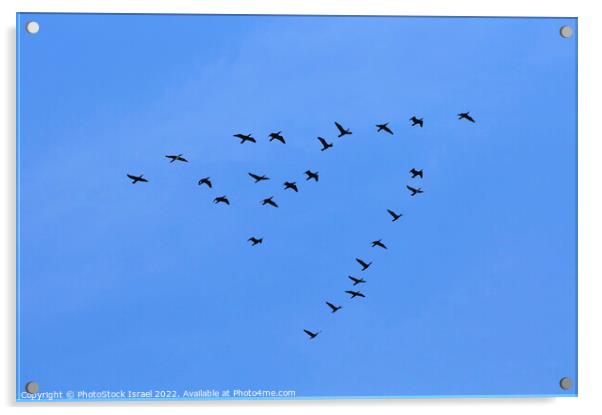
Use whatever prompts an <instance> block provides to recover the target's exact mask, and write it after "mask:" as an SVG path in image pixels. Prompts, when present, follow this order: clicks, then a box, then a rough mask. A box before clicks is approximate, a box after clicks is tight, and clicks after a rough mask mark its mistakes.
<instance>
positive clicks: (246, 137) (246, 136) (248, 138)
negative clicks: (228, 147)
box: [234, 133, 257, 144]
mask: <svg viewBox="0 0 602 415" xmlns="http://www.w3.org/2000/svg"><path fill="white" fill-rule="evenodd" d="M251 135H252V134H251V133H249V134H234V137H236V138H240V144H244V142H245V141H249V142H251V143H256V142H257V141H255V139H254V138H253V137H251Z"/></svg>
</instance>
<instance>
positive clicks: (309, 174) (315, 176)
mask: <svg viewBox="0 0 602 415" xmlns="http://www.w3.org/2000/svg"><path fill="white" fill-rule="evenodd" d="M305 174H306V175H307V179H305V180H309V179H314V180H315V181H316V182H317V181H318V180H320V176H318V172H315V173H314V172H313V171H311V170H306V171H305Z"/></svg>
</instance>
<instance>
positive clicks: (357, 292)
mask: <svg viewBox="0 0 602 415" xmlns="http://www.w3.org/2000/svg"><path fill="white" fill-rule="evenodd" d="M345 292H346V293H347V294H351V298H355V297H364V298H366V296H365V295H364V294H362V293H361V292H360V291H354V290H347V291H345Z"/></svg>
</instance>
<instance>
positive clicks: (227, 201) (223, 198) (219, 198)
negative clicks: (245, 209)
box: [213, 196, 230, 205]
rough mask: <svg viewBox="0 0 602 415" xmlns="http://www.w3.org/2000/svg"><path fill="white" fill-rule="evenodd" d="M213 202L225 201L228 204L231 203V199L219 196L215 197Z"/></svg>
mask: <svg viewBox="0 0 602 415" xmlns="http://www.w3.org/2000/svg"><path fill="white" fill-rule="evenodd" d="M213 203H225V204H226V205H229V204H230V201H229V200H228V198H227V197H226V196H219V197H216V198H215V199H213Z"/></svg>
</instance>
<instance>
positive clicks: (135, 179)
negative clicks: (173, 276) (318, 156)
mask: <svg viewBox="0 0 602 415" xmlns="http://www.w3.org/2000/svg"><path fill="white" fill-rule="evenodd" d="M457 116H458V120H466V121H469V122H471V123H476V121H475V119H474V118H473V117H472V116H471V115H470V112H468V111H467V112H460V113H458V114H457ZM410 122H411V126H412V127H413V126H419V127H420V128H424V118H418V117H417V116H416V115H413V116H412V117H411V118H410ZM334 124H335V127H336V129H337V131H338V135H337V137H338V138H343V137H345V136H346V135H352V134H353V132H352V131H351V129H350V128H345V127H344V126H343V125H342V124H341V123H339V122H338V121H335V123H334ZM375 125H376V128H377V130H376V132H377V133H382V132H384V133H387V134H390V135H394V133H393V129H392V128H391V127H390V126H389V122H385V123H382V124H375ZM233 137H235V138H237V139H240V144H245V143H257V140H256V139H255V138H254V137H253V134H252V133H248V134H242V133H237V134H233ZM267 137H268V138H269V142H273V141H277V142H279V143H281V144H286V139H285V137H284V136H283V135H282V131H278V132H271V133H269V134H268V136H267ZM317 139H318V141H319V142H320V144H321V146H322V148H321V149H320V150H321V151H326V150H329V149H332V148H333V147H334V143H330V142H328V141H327V139H326V138H323V137H320V136H318V137H317ZM165 158H167V159H168V160H169V163H174V162H180V163H188V162H189V161H188V160H187V159H186V158H185V157H184V155H183V154H174V155H165ZM408 173H409V174H410V175H411V177H410V179H411V180H412V184H411V185H410V184H407V185H406V188H407V190H408V191H409V192H410V196H417V195H420V194H422V193H424V190H423V189H422V188H421V187H418V186H416V185H415V184H414V182H416V180H421V179H423V178H424V172H423V169H417V168H416V167H412V168H411V169H410V170H409V171H408ZM248 175H249V176H250V177H251V179H253V183H255V184H258V183H260V182H263V181H267V180H270V177H268V176H266V175H265V174H257V173H253V172H249V173H248ZM304 175H305V181H306V182H308V181H312V180H313V181H314V182H316V183H318V182H319V179H320V176H319V172H317V171H312V170H310V169H308V170H306V171H305V172H304ZM127 177H128V178H129V179H130V180H131V183H132V184H137V183H148V182H149V180H148V179H147V178H145V177H144V175H143V174H139V175H135V174H129V173H128V174H127ZM247 180H248V179H247ZM197 184H198V185H199V186H206V187H207V188H208V189H213V182H212V180H211V177H209V176H208V177H203V178H201V179H199V180H198V182H197ZM283 186H284V187H283V189H282V190H284V191H293V192H295V193H298V192H299V187H298V185H297V182H296V181H289V180H286V181H284V182H283ZM213 203H214V204H215V205H219V204H223V205H230V200H229V199H228V196H227V195H221V196H216V197H215V198H214V199H213ZM260 204H261V205H262V206H268V207H272V208H279V205H278V203H277V201H276V200H275V197H274V196H270V197H267V198H264V199H263V200H261V201H260ZM386 211H387V213H388V214H389V215H390V217H391V218H392V219H391V222H396V221H398V220H399V219H400V218H402V216H403V214H402V213H398V212H396V211H394V210H392V209H386ZM247 242H248V243H249V245H250V246H253V247H255V246H257V245H262V244H263V237H262V236H250V237H249V239H247ZM370 244H371V247H372V248H376V249H380V250H388V249H389V248H388V246H387V245H386V244H385V242H383V239H376V240H374V241H372V242H371V243H370ZM355 261H356V262H357V264H358V265H359V267H360V269H359V272H360V273H362V275H363V274H364V273H366V272H369V271H368V270H369V269H370V268H371V266H372V261H369V260H365V259H363V258H359V257H356V258H355ZM348 279H349V280H350V281H351V283H352V287H353V289H348V290H345V293H346V294H348V295H349V297H348V298H349V299H352V300H353V301H357V300H356V299H357V298H360V299H364V298H367V297H366V295H365V294H364V293H362V292H361V291H359V290H358V289H357V288H355V287H356V286H358V285H360V284H366V283H367V280H365V279H364V278H359V277H357V276H352V275H348ZM324 302H325V304H326V306H327V307H328V310H330V313H331V314H335V313H337V312H339V311H340V310H341V309H342V308H343V306H342V305H337V304H335V303H333V302H331V301H324ZM303 331H304V332H305V334H306V335H307V336H308V337H309V339H310V340H313V339H315V338H316V337H318V335H319V334H320V333H322V331H321V330H319V331H313V330H309V329H306V328H304V329H303Z"/></svg>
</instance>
